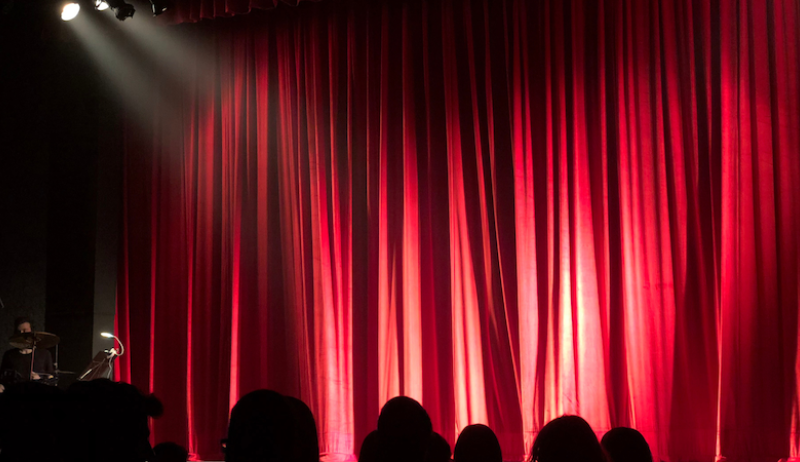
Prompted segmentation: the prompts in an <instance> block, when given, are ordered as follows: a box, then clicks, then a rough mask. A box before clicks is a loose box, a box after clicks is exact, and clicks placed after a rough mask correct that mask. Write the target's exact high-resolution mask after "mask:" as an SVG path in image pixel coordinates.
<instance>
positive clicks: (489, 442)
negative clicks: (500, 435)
mask: <svg viewBox="0 0 800 462" xmlns="http://www.w3.org/2000/svg"><path fill="white" fill-rule="evenodd" d="M453 461H454V462H503V452H502V451H501V450H500V442H499V441H497V436H495V434H494V432H493V431H492V429H491V428H489V427H487V426H486V425H481V424H476V425H469V426H467V427H466V428H464V430H463V431H462V432H461V434H460V435H458V441H456V449H455V451H453Z"/></svg>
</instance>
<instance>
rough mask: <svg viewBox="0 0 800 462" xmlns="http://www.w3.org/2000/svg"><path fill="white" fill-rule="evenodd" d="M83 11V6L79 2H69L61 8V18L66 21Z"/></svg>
mask: <svg viewBox="0 0 800 462" xmlns="http://www.w3.org/2000/svg"><path fill="white" fill-rule="evenodd" d="M80 12H81V6H80V5H78V4H77V3H67V4H66V5H64V8H62V9H61V19H63V20H64V21H72V20H73V19H75V17H76V16H78V13H80Z"/></svg>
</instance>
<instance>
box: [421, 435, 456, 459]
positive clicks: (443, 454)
mask: <svg viewBox="0 0 800 462" xmlns="http://www.w3.org/2000/svg"><path fill="white" fill-rule="evenodd" d="M451 455H452V453H451V451H450V443H448V442H447V440H446V439H444V437H443V436H442V435H440V434H438V433H436V432H432V433H431V439H430V441H429V442H428V451H427V452H426V453H425V462H450V456H451Z"/></svg>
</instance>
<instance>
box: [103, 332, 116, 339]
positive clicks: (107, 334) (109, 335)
mask: <svg viewBox="0 0 800 462" xmlns="http://www.w3.org/2000/svg"><path fill="white" fill-rule="evenodd" d="M100 336H101V337H105V338H114V335H113V334H109V333H108V332H101V333H100Z"/></svg>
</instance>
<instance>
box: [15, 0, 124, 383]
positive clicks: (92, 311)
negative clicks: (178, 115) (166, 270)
mask: <svg viewBox="0 0 800 462" xmlns="http://www.w3.org/2000/svg"><path fill="white" fill-rule="evenodd" d="M54 6H55V5H54V3H53V2H47V1H44V2H39V1H35V2H32V1H30V0H14V1H10V0H0V53H2V54H0V298H2V300H3V302H4V304H5V308H3V309H0V350H3V351H4V350H5V349H6V348H7V347H8V345H7V342H6V341H5V339H6V336H7V335H8V334H7V333H6V332H8V333H10V331H11V328H12V326H11V323H12V319H13V318H14V317H16V316H19V315H22V314H25V315H28V316H30V317H32V319H33V320H34V323H35V324H36V327H37V328H38V329H40V330H46V331H48V332H53V333H55V334H57V335H59V336H60V337H61V343H60V345H59V356H60V364H59V366H60V368H61V369H62V370H69V371H75V372H79V371H80V370H81V369H82V368H83V367H84V366H85V365H86V364H88V362H89V360H90V359H91V357H92V356H93V354H94V352H95V350H96V349H97V348H98V346H106V347H107V346H110V342H107V341H106V340H104V339H102V338H100V337H99V332H101V331H104V330H111V329H113V310H114V300H113V297H114V290H115V287H114V283H115V279H116V252H117V234H118V229H119V204H120V196H119V194H120V187H119V185H120V183H121V161H120V159H121V156H120V148H119V143H118V142H117V141H116V140H115V139H114V134H116V133H118V131H117V130H115V127H116V124H117V122H116V114H117V108H116V106H115V103H114V100H113V99H112V98H110V97H109V94H108V90H107V88H106V87H104V86H103V81H102V80H101V79H100V76H99V75H98V73H97V71H96V69H95V67H94V66H93V64H92V63H91V62H90V60H89V59H88V57H87V54H86V53H85V51H84V50H83V49H82V45H81V44H80V43H79V42H77V41H76V40H75V38H74V37H73V36H72V34H71V33H70V31H69V30H68V29H67V28H66V27H67V24H65V23H63V22H62V21H61V20H60V19H59V18H58V16H57V12H56V10H55V8H54ZM53 353H55V351H53Z"/></svg>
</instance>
